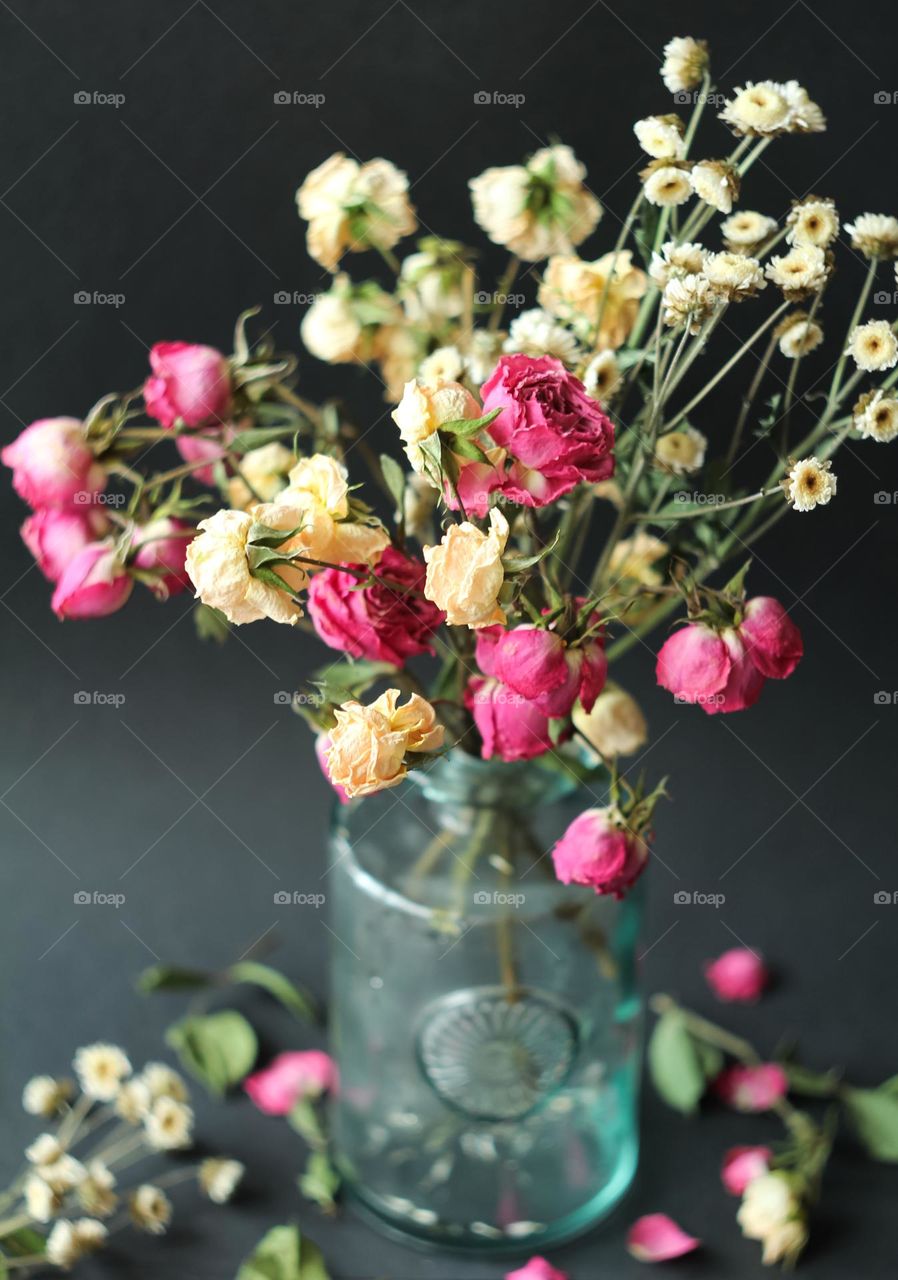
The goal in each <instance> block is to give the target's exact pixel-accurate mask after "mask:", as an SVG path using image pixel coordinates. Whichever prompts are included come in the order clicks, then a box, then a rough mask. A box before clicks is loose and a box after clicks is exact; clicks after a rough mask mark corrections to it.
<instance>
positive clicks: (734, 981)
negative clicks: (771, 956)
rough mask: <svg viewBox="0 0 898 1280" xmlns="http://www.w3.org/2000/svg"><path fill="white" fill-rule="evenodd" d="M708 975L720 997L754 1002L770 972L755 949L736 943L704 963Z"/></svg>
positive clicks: (710, 983) (709, 982)
mask: <svg viewBox="0 0 898 1280" xmlns="http://www.w3.org/2000/svg"><path fill="white" fill-rule="evenodd" d="M705 977H706V978H707V980H708V985H709V986H710V987H711V990H712V991H713V992H714V994H715V995H716V996H717V998H718V999H719V1000H738V1001H741V1002H743V1003H751V1002H753V1001H755V1000H757V999H759V997H760V995H761V992H762V991H763V990H764V987H765V986H766V985H767V979H768V977H769V974H768V971H767V967H766V965H765V964H764V961H763V960H762V959H761V957H760V956H759V955H758V953H757V952H756V951H752V950H751V949H750V948H749V947H733V948H731V950H729V951H724V953H723V955H720V956H718V957H717V959H716V960H709V961H708V962H707V963H706V964H705Z"/></svg>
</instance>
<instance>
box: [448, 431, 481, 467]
mask: <svg viewBox="0 0 898 1280" xmlns="http://www.w3.org/2000/svg"><path fill="white" fill-rule="evenodd" d="M449 448H450V449H451V450H452V452H453V453H454V454H455V455H456V456H457V457H459V458H468V459H469V460H470V461H471V462H486V463H489V458H488V457H487V456H486V454H485V453H484V452H483V450H482V449H481V447H480V445H479V444H475V443H474V441H473V440H467V439H466V438H465V437H464V436H453V438H452V442H451V444H450V445H449Z"/></svg>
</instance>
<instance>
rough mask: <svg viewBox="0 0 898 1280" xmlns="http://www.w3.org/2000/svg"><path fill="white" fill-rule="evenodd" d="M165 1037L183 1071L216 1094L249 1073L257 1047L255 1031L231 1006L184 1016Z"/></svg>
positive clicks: (221, 1092) (254, 1059) (219, 1093)
mask: <svg viewBox="0 0 898 1280" xmlns="http://www.w3.org/2000/svg"><path fill="white" fill-rule="evenodd" d="M165 1039H166V1043H167V1044H169V1045H170V1046H171V1048H172V1049H174V1050H175V1052H176V1053H177V1055H178V1057H179V1058H180V1060H181V1065H182V1066H183V1067H184V1069H185V1071H189V1072H190V1074H191V1075H192V1076H194V1077H195V1078H196V1079H197V1080H199V1081H200V1083H201V1084H203V1085H204V1086H205V1087H206V1088H207V1089H208V1090H209V1092H210V1093H213V1094H216V1095H217V1096H219V1097H220V1096H221V1095H222V1094H223V1093H225V1092H226V1091H227V1090H228V1089H229V1088H230V1087H231V1086H232V1085H235V1084H239V1082H240V1081H241V1080H242V1079H243V1078H244V1077H245V1076H247V1075H248V1074H249V1073H250V1071H251V1070H252V1068H253V1064H254V1063H255V1061H256V1054H257V1053H258V1051H259V1045H258V1041H257V1040H256V1033H255V1031H253V1029H252V1027H251V1026H250V1024H249V1023H248V1022H247V1020H246V1018H244V1016H243V1014H241V1013H237V1012H236V1011H235V1010H233V1009H223V1010H221V1011H220V1012H219V1013H210V1014H207V1015H205V1016H203V1017H195V1018H184V1019H183V1020H182V1021H181V1022H176V1023H175V1024H174V1026H172V1027H169V1029H168V1031H167V1032H166V1035H165Z"/></svg>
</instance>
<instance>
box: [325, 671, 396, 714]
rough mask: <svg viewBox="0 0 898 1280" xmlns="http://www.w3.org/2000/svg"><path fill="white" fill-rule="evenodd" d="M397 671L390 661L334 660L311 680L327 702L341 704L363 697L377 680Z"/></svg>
mask: <svg viewBox="0 0 898 1280" xmlns="http://www.w3.org/2000/svg"><path fill="white" fill-rule="evenodd" d="M395 673H396V668H395V667H394V666H393V665H392V664H391V663H389V662H333V663H331V664H330V666H327V667H322V668H321V669H320V670H319V671H316V672H315V673H314V675H313V676H312V681H311V682H312V684H313V685H314V686H315V687H316V688H317V689H318V690H319V691H320V692H321V696H322V698H323V700H324V701H325V702H333V703H336V704H337V705H339V704H340V703H342V702H346V701H347V700H348V699H350V698H359V697H361V695H362V694H363V693H364V692H365V690H366V689H369V688H370V687H371V685H373V684H374V683H375V681H377V680H382V679H384V677H386V676H392V675H395Z"/></svg>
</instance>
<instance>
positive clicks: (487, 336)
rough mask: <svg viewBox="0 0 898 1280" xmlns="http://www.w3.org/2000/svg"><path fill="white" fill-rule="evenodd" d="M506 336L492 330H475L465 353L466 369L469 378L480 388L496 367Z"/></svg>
mask: <svg viewBox="0 0 898 1280" xmlns="http://www.w3.org/2000/svg"><path fill="white" fill-rule="evenodd" d="M506 336H507V335H506V334H504V333H501V332H496V333H494V332H492V331H491V330H490V329H475V330H474V332H473V333H472V334H471V337H470V338H469V339H468V349H467V351H466V352H465V369H466V370H467V373H468V377H469V378H470V379H471V381H472V382H474V383H476V384H477V385H478V386H479V385H480V384H481V383H483V382H486V380H487V378H488V377H489V376H490V374H491V373H492V372H493V369H495V367H496V361H497V360H498V359H499V356H500V355H501V354H502V343H503V342H504V341H505V338H506Z"/></svg>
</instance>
